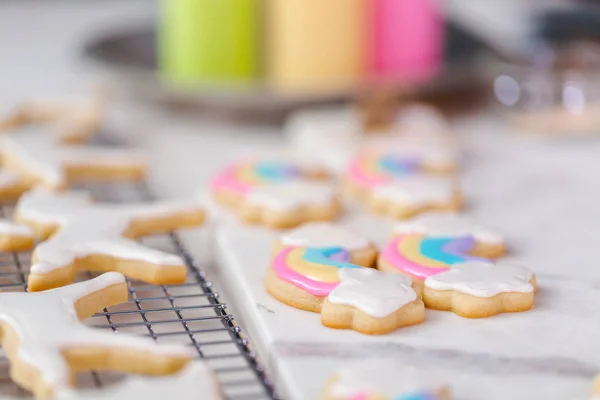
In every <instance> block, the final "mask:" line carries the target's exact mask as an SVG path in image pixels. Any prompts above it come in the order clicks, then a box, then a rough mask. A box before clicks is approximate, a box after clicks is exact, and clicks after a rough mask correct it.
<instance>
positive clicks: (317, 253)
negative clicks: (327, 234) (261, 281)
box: [273, 247, 361, 297]
mask: <svg viewBox="0 0 600 400" xmlns="http://www.w3.org/2000/svg"><path fill="white" fill-rule="evenodd" d="M349 260H350V253H349V252H348V251H347V250H345V249H344V248H342V247H324V248H313V247H285V248H284V249H283V250H281V251H280V252H279V253H278V254H277V255H276V256H275V259H274V260H273V268H274V270H275V273H276V274H277V276H278V277H279V278H280V279H282V280H284V281H287V282H290V283H292V284H293V285H296V286H297V287H299V288H301V289H303V290H304V291H306V292H308V293H310V294H312V295H314V296H317V297H325V296H327V295H329V293H330V292H331V291H332V290H333V289H335V288H336V287H337V286H338V285H339V284H340V277H339V275H338V270H339V269H340V268H361V267H359V266H358V265H354V264H351V263H350V262H349Z"/></svg>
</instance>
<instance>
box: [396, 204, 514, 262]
mask: <svg viewBox="0 0 600 400" xmlns="http://www.w3.org/2000/svg"><path fill="white" fill-rule="evenodd" d="M407 234H423V235H426V236H433V237H445V238H459V237H464V236H469V237H472V238H473V240H474V241H475V244H474V247H473V249H471V250H470V253H471V254H473V255H478V256H480V257H485V258H498V257H500V256H502V255H504V254H505V253H506V245H505V243H504V237H503V235H502V234H500V233H499V232H498V231H497V230H495V229H493V228H491V227H488V226H486V225H483V224H480V223H478V222H477V221H475V220H474V219H473V218H470V217H467V216H465V215H461V214H457V213H452V212H430V213H425V214H421V215H418V216H416V217H414V218H411V219H408V220H403V221H399V222H397V223H396V224H395V225H394V227H393V230H392V236H400V235H407Z"/></svg>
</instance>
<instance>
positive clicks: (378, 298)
mask: <svg viewBox="0 0 600 400" xmlns="http://www.w3.org/2000/svg"><path fill="white" fill-rule="evenodd" d="M338 274H339V277H340V284H339V285H338V286H337V287H336V288H335V289H333V290H332V291H331V293H330V294H329V296H328V297H327V300H329V302H331V303H333V304H344V305H348V306H352V307H356V308H358V309H359V310H361V311H363V312H364V313H367V314H369V315H370V316H372V317H375V318H383V317H386V316H388V315H390V314H391V313H393V312H394V311H397V310H398V309H400V308H402V307H403V306H405V305H406V304H408V303H410V302H412V301H414V300H416V298H417V293H416V292H415V291H414V289H413V288H412V287H411V279H410V278H409V277H407V276H405V275H400V274H392V273H386V272H381V271H377V270H374V269H371V268H340V269H339V271H338Z"/></svg>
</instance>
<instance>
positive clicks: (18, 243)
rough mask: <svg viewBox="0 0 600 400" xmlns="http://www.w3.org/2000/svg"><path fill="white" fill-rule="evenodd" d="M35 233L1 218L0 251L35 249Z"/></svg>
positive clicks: (26, 227)
mask: <svg viewBox="0 0 600 400" xmlns="http://www.w3.org/2000/svg"><path fill="white" fill-rule="evenodd" d="M33 242H34V234H33V231H32V230H31V229H30V228H29V227H28V226H25V225H21V224H17V223H15V222H12V221H10V220H6V219H2V218H0V251H25V250H29V249H31V248H33Z"/></svg>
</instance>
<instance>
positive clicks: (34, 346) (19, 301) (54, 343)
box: [0, 272, 192, 398]
mask: <svg viewBox="0 0 600 400" xmlns="http://www.w3.org/2000/svg"><path fill="white" fill-rule="evenodd" d="M127 297H128V289H127V284H126V282H125V278H124V277H123V275H121V274H119V273H116V272H109V273H106V274H103V275H101V276H99V277H97V278H95V279H92V280H88V281H85V282H80V283H76V284H73V285H69V286H65V287H62V288H59V289H54V290H49V291H45V292H40V293H0V325H1V328H2V332H3V334H2V347H3V348H4V350H5V351H6V355H7V356H8V358H9V360H10V363H11V373H10V375H11V377H12V378H13V380H14V381H15V382H16V383H17V384H18V385H20V386H22V387H24V388H26V389H28V390H30V391H32V392H34V394H35V395H36V397H37V398H52V395H53V394H54V393H55V392H56V391H57V390H59V389H60V388H64V387H68V386H70V385H71V384H72V382H73V380H72V379H73V376H74V372H75V370H79V371H87V370H92V369H96V368H101V369H108V370H118V371H123V372H130V373H144V374H153V375H162V374H169V373H172V372H175V371H177V370H179V369H180V368H182V367H183V366H184V365H185V364H186V363H188V362H189V361H190V359H191V357H192V353H191V352H190V350H189V349H187V348H185V347H182V346H167V345H163V346H159V345H157V344H156V343H155V342H153V341H152V340H150V339H145V338H141V337H135V336H129V335H126V334H119V335H115V334H114V333H113V332H112V331H110V330H100V329H97V328H92V327H89V326H87V325H85V324H83V323H81V322H80V320H82V319H84V318H87V317H89V316H91V315H93V314H94V313H95V312H97V311H98V310H101V309H103V308H105V307H110V306H112V305H116V304H119V303H123V302H125V301H127Z"/></svg>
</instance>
